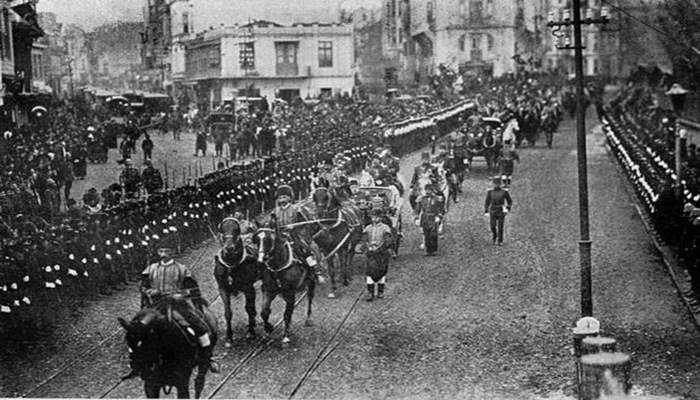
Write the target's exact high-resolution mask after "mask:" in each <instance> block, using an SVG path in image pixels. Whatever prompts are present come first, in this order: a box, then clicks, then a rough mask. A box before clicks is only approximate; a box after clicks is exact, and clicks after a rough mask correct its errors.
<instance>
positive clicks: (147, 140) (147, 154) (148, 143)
mask: <svg viewBox="0 0 700 400" xmlns="http://www.w3.org/2000/svg"><path fill="white" fill-rule="evenodd" d="M141 150H143V161H144V163H145V162H146V160H151V159H153V140H151V136H150V135H149V134H148V133H146V134H144V136H143V142H141Z"/></svg>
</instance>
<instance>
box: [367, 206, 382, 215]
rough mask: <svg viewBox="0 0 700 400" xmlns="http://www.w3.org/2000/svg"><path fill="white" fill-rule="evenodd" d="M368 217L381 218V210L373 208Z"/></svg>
mask: <svg viewBox="0 0 700 400" xmlns="http://www.w3.org/2000/svg"><path fill="white" fill-rule="evenodd" d="M369 215H371V216H372V217H381V216H382V209H381V208H373V209H372V211H370V213H369Z"/></svg>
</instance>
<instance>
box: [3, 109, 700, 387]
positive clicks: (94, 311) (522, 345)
mask: <svg viewBox="0 0 700 400" xmlns="http://www.w3.org/2000/svg"><path fill="white" fill-rule="evenodd" d="M592 123H593V121H592V120H590V121H589V124H592ZM572 125H573V123H572V121H571V120H566V121H565V122H564V123H563V124H562V127H561V129H560V132H558V133H557V134H556V135H555V139H554V149H551V150H550V149H546V148H543V147H535V148H524V149H521V150H519V152H520V156H521V159H522V162H521V163H520V164H518V165H517V166H516V171H515V175H514V183H513V187H512V189H511V194H512V196H513V199H514V202H515V204H514V208H513V212H512V213H511V214H510V215H509V217H508V220H507V233H506V242H505V244H504V246H502V247H498V246H494V245H492V244H491V241H490V233H489V232H488V222H487V221H486V220H485V219H484V216H483V200H484V196H485V193H486V190H487V189H488V188H489V186H490V181H489V179H488V174H487V173H486V167H485V165H484V164H483V163H481V161H477V162H476V163H475V167H474V168H473V171H472V174H471V176H470V177H468V178H467V179H466V180H465V183H464V194H463V195H462V197H461V199H460V200H461V201H460V202H459V203H458V204H456V205H453V206H452V207H451V210H450V211H449V213H448V217H447V218H448V220H447V222H446V227H445V234H444V237H443V238H441V241H440V249H439V255H438V257H424V256H423V254H422V251H421V250H419V247H418V245H419V235H418V230H417V228H416V227H415V226H414V225H413V224H412V223H411V222H412V221H413V218H412V215H411V214H410V212H409V210H408V207H406V208H405V209H404V214H403V221H404V233H405V234H406V237H405V242H404V244H403V246H402V248H401V250H400V254H399V257H398V259H397V260H395V261H393V262H392V264H391V266H390V272H389V276H388V283H387V287H388V291H387V295H386V298H385V299H383V300H378V301H375V302H373V303H366V302H364V301H360V302H356V299H357V298H358V297H357V296H358V293H360V292H361V291H362V290H363V289H364V279H363V278H362V276H361V274H359V269H357V268H356V269H357V270H356V271H355V273H356V275H355V279H354V280H353V282H352V284H351V285H350V286H348V287H346V288H343V289H341V291H340V298H339V299H336V300H331V299H327V298H326V293H327V291H328V288H327V287H321V289H320V290H319V292H320V293H317V297H316V300H315V303H314V304H315V308H314V314H315V325H314V326H313V327H307V326H304V317H303V311H302V310H303V308H302V307H300V308H299V309H297V311H296V313H295V316H294V325H293V328H292V347H291V348H289V349H282V348H280V346H279V341H278V340H276V341H273V342H271V343H270V342H267V341H265V340H264V339H260V340H258V341H255V342H251V341H245V340H244V339H243V336H244V330H245V329H244V326H243V325H244V317H243V315H244V314H243V310H242V299H240V298H238V299H235V300H234V305H233V310H234V323H235V335H236V337H237V338H240V340H239V341H237V342H236V343H235V344H234V346H233V347H232V348H231V349H224V348H223V346H220V347H219V348H218V349H217V352H216V353H217V355H218V357H219V361H220V363H221V366H222V373H221V374H219V375H209V378H208V382H207V386H206V388H205V391H204V394H205V395H208V394H215V395H216V397H224V398H280V397H289V396H290V394H291V393H293V392H294V391H295V390H296V387H297V385H299V381H300V379H301V378H302V377H303V376H304V375H305V373H307V371H310V372H311V373H310V375H309V376H308V379H306V380H305V381H304V382H303V385H300V386H299V387H298V391H296V392H295V396H296V397H298V398H357V397H360V398H387V397H388V398H406V397H413V398H472V399H489V398H494V399H495V398H517V399H519V398H525V399H527V398H544V397H547V398H557V397H563V398H570V397H573V395H574V391H573V390H574V363H573V357H572V356H571V351H572V338H571V334H570V328H571V327H572V326H573V323H574V322H575V320H576V319H577V318H578V316H579V296H578V293H579V280H578V277H579V270H578V265H579V264H578V248H577V239H578V214H577V210H578V203H577V200H578V197H577V181H576V153H575V150H574V149H575V135H574V134H573V127H572ZM592 132H593V133H591V134H590V135H589V137H588V155H589V185H590V199H591V237H592V240H593V274H594V275H593V294H594V298H593V301H594V315H595V316H596V317H597V318H599V319H600V321H601V326H602V334H603V335H606V336H611V337H614V338H616V339H617V340H618V349H619V350H621V351H624V352H627V353H629V354H631V355H632V357H633V369H632V383H633V384H634V385H635V388H636V390H637V391H639V392H641V393H644V394H650V395H668V396H672V397H674V398H687V399H693V398H699V397H700V384H699V383H698V382H700V369H699V367H698V365H700V348H698V346H697V342H698V336H699V333H698V330H697V328H696V327H695V326H694V325H693V322H692V320H691V318H690V316H689V314H688V312H687V310H686V309H685V308H684V305H683V303H682V302H681V299H680V298H679V296H678V294H677V293H676V291H675V287H674V286H673V283H672V282H671V279H670V278H669V276H668V274H667V272H666V271H665V267H664V266H663V264H662V263H661V262H660V260H659V257H658V255H657V254H656V253H655V250H654V248H653V246H652V245H651V241H650V240H649V238H648V236H647V233H646V232H645V230H644V227H643V225H642V223H641V221H640V219H639V216H638V215H637V214H636V211H635V209H634V207H633V206H632V204H631V202H630V199H629V197H628V194H627V193H626V192H625V189H624V188H623V186H622V185H621V183H620V181H619V179H620V177H619V176H618V175H617V172H616V169H615V168H614V165H613V164H612V159H611V158H610V156H609V155H608V154H607V152H606V151H605V148H604V147H603V140H604V137H603V135H602V134H601V133H600V131H599V130H596V129H594V130H592ZM418 159H419V154H413V155H411V156H410V157H407V158H406V159H404V160H402V164H401V166H402V174H403V175H404V178H405V179H406V180H408V178H410V174H411V172H412V169H413V166H414V165H416V164H417V163H418ZM215 251H216V246H214V245H211V243H210V245H209V246H208V247H206V248H204V249H203V250H201V251H198V250H195V251H193V252H192V253H191V254H190V255H189V256H187V258H186V259H185V261H186V262H189V263H195V262H196V260H197V258H198V257H199V256H201V257H202V258H201V260H202V261H201V262H200V263H199V265H198V266H197V268H196V269H195V271H194V272H195V275H196V276H197V277H198V278H199V280H200V281H201V284H202V286H203V289H204V292H205V295H206V297H207V298H209V299H214V296H215V284H214V282H213V277H212V276H211V261H210V260H211V257H212V256H213V254H214V252H215ZM362 261H363V258H362V257H358V258H356V264H358V265H360V264H361V262H362ZM258 298H259V297H258ZM136 299H137V288H136V287H135V286H133V285H132V286H131V287H130V288H129V289H128V290H127V291H125V292H122V293H120V294H119V295H116V296H112V297H110V298H107V299H104V300H103V301H102V302H100V303H95V304H93V305H92V306H91V307H90V308H88V309H86V316H84V317H83V318H81V319H80V320H79V321H78V322H77V323H76V324H75V325H74V326H71V327H70V329H65V330H63V331H62V332H60V333H58V334H57V335H59V337H60V338H61V342H59V343H58V344H63V345H62V346H61V345H56V343H55V344H54V345H48V344H44V345H40V346H38V347H36V348H33V349H32V350H30V351H29V354H28V355H27V354H23V355H22V357H21V361H20V359H19V358H17V357H15V356H12V355H7V354H6V355H4V356H3V357H4V358H5V359H4V360H3V363H2V365H3V373H2V375H3V377H4V378H3V383H2V385H1V387H2V390H0V396H17V395H21V394H25V393H27V392H29V394H30V396H31V397H42V396H50V397H99V396H100V395H101V394H102V393H104V392H105V391H106V390H108V389H109V388H110V387H111V386H112V385H114V384H116V383H117V382H118V378H119V377H120V376H121V375H123V374H125V373H126V372H127V370H128V366H127V364H128V363H127V360H126V354H127V352H126V347H125V345H124V344H123V338H122V336H123V334H122V333H121V332H120V331H119V327H118V324H117V321H116V318H115V317H116V316H118V315H121V316H123V317H127V316H129V315H131V314H133V313H134V312H135V311H136V309H137V308H136V307H137V304H136V303H137V301H136ZM280 303H281V301H279V300H278V301H277V302H276V304H275V306H276V307H274V308H273V321H276V320H277V319H279V317H280V315H281V306H280ZM305 303H306V300H302V303H300V304H305ZM212 308H213V311H214V313H215V314H216V315H217V316H219V318H220V325H219V330H220V331H222V322H223V315H222V314H223V312H222V307H221V303H220V302H214V304H213V307H212ZM345 318H347V320H346V321H344V323H342V322H343V320H344V319H345ZM259 331H260V332H262V330H261V329H260V328H259ZM336 331H337V335H336ZM112 332H115V333H113V337H109V335H110V334H112ZM334 335H336V336H334ZM278 336H279V332H278V331H275V333H273V337H274V338H278ZM101 340H107V341H108V342H107V344H106V345H105V346H104V348H103V349H102V350H100V352H99V356H97V357H90V358H88V359H85V358H80V353H81V352H82V351H85V350H86V349H88V348H90V347H91V346H94V345H96V344H98V343H99V342H100V341H101ZM48 342H50V341H48ZM335 343H337V347H335ZM330 344H332V345H333V346H329V345H330ZM329 350H330V351H329ZM251 354H252V356H250V355H251ZM326 357H327V358H326ZM248 358H249V359H248ZM71 359H76V360H75V363H74V364H75V365H74V368H71V369H70V371H68V372H65V373H62V374H61V375H60V376H58V377H56V379H52V380H51V382H49V383H47V384H44V385H42V386H41V388H39V389H38V390H36V391H31V389H32V388H33V387H36V385H38V384H39V383H40V382H41V381H42V380H44V379H46V378H48V377H50V376H51V374H52V369H55V368H58V367H60V366H61V365H62V364H64V363H66V362H68V361H69V360H71ZM223 379H228V381H226V383H225V384H223V385H221V387H220V388H218V386H219V384H220V383H221V382H222V380H223ZM214 390H216V393H214ZM142 394H143V392H142V384H141V383H140V381H138V380H133V381H128V382H126V383H124V384H122V385H121V386H120V387H119V388H118V390H116V391H114V392H113V393H112V394H111V396H114V397H140V396H142Z"/></svg>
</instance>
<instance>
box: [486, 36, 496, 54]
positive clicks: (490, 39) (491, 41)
mask: <svg viewBox="0 0 700 400" xmlns="http://www.w3.org/2000/svg"><path fill="white" fill-rule="evenodd" d="M486 38H487V40H488V51H490V52H491V51H493V47H494V46H495V42H496V40H495V39H494V37H493V35H490V34H489V35H487V36H486Z"/></svg>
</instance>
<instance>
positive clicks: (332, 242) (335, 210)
mask: <svg viewBox="0 0 700 400" xmlns="http://www.w3.org/2000/svg"><path fill="white" fill-rule="evenodd" d="M312 199H313V206H314V210H313V214H314V215H315V216H316V217H317V218H318V220H319V222H318V223H316V224H315V225H310V227H311V228H312V230H313V232H312V235H313V240H314V242H315V243H316V244H317V245H318V247H319V248H320V249H321V252H322V253H323V256H324V258H325V259H327V260H328V266H329V271H328V272H329V275H330V277H331V293H329V294H328V297H330V298H334V297H335V291H336V289H337V283H336V278H338V277H340V279H341V280H342V282H343V285H346V286H347V285H348V284H349V277H348V268H349V266H350V265H351V263H352V258H353V256H354V255H355V247H356V246H357V244H358V243H359V242H360V240H361V239H362V226H363V222H364V218H363V213H362V210H360V208H359V207H357V206H356V205H355V204H353V203H352V202H350V201H343V202H341V201H340V199H339V198H338V196H336V195H335V194H334V193H333V192H332V191H330V190H329V189H328V188H324V187H320V188H317V189H316V190H315V191H314V193H313V195H312ZM334 257H335V258H337V261H338V263H337V265H336V263H335V260H334Z"/></svg>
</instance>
